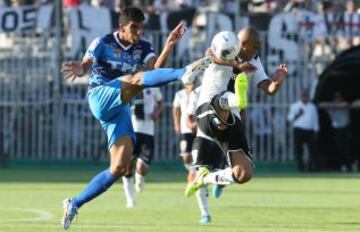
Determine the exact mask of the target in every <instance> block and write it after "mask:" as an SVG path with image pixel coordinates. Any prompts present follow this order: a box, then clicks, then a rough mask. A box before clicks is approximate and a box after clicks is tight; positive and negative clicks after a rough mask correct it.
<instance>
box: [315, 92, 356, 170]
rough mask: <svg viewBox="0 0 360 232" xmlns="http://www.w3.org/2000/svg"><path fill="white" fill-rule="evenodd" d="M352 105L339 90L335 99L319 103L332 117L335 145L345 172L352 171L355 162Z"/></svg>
mask: <svg viewBox="0 0 360 232" xmlns="http://www.w3.org/2000/svg"><path fill="white" fill-rule="evenodd" d="M350 106H351V105H350V104H349V103H348V102H347V101H346V100H345V99H344V97H343V95H342V93H341V92H339V91H338V92H335V94H334V97H333V101H331V102H320V103H319V107H321V108H324V109H325V110H326V112H327V113H328V115H329V117H330V120H331V126H332V128H333V130H334V140H335V146H334V147H335V149H336V153H337V157H338V158H339V161H340V165H341V170H342V171H343V172H347V171H350V170H351V168H352V164H353V155H352V141H351V139H352V136H351V121H350Z"/></svg>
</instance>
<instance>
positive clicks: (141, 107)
mask: <svg viewBox="0 0 360 232" xmlns="http://www.w3.org/2000/svg"><path fill="white" fill-rule="evenodd" d="M131 108H132V116H131V121H132V124H133V127H134V131H135V134H136V138H137V140H136V144H135V147H134V151H133V156H132V159H131V160H132V161H131V162H129V164H128V166H127V170H126V172H125V175H124V176H123V177H122V181H123V184H124V192H125V196H126V207H128V208H134V207H135V192H134V180H133V174H134V172H135V190H136V192H142V191H143V190H144V183H145V176H146V174H147V173H148V171H149V168H150V164H151V161H152V158H153V156H154V133H155V121H157V120H158V119H159V117H160V114H161V112H162V110H163V96H162V94H161V91H160V89H159V88H149V89H145V90H144V91H143V92H142V93H140V94H139V95H138V96H136V97H135V99H134V101H133V106H132V107H131Z"/></svg>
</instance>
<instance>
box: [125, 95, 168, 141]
mask: <svg viewBox="0 0 360 232" xmlns="http://www.w3.org/2000/svg"><path fill="white" fill-rule="evenodd" d="M139 96H140V97H137V98H136V99H135V100H134V103H135V104H134V105H133V106H132V107H131V108H132V111H133V112H132V116H131V121H132V123H133V126H134V131H135V132H137V133H143V134H147V135H152V136H153V135H154V131H155V129H154V127H155V125H154V124H155V123H154V121H153V120H152V119H151V114H152V113H153V112H154V109H155V107H156V105H157V103H158V102H159V101H161V100H162V99H163V96H162V94H161V91H160V89H159V88H149V89H144V90H143V91H142V95H141V94H140V95H139ZM135 107H140V108H142V109H140V111H141V112H143V116H141V117H139V116H137V115H136V113H135V112H134V111H135ZM142 117H143V119H141V118H142Z"/></svg>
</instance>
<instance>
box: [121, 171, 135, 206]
mask: <svg viewBox="0 0 360 232" xmlns="http://www.w3.org/2000/svg"><path fill="white" fill-rule="evenodd" d="M122 182H123V184H124V192H125V196H126V207H128V208H134V207H135V193H134V182H133V178H132V177H125V176H123V177H122Z"/></svg>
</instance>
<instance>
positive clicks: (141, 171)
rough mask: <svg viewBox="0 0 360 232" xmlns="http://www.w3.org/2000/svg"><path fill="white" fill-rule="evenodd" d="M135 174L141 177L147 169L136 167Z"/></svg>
mask: <svg viewBox="0 0 360 232" xmlns="http://www.w3.org/2000/svg"><path fill="white" fill-rule="evenodd" d="M136 172H137V173H139V174H140V175H142V176H145V175H146V174H147V172H148V168H147V167H145V166H140V167H139V166H138V167H136Z"/></svg>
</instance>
